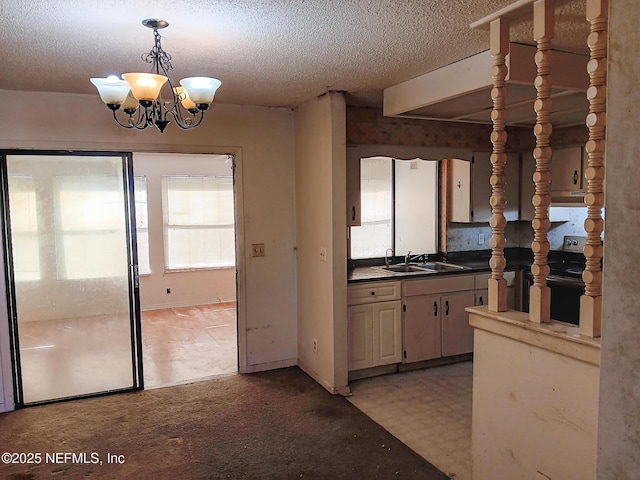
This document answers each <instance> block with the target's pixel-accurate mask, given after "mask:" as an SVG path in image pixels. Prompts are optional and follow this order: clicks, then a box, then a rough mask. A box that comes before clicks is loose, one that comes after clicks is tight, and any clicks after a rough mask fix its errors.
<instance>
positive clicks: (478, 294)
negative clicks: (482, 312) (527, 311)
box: [474, 272, 521, 310]
mask: <svg viewBox="0 0 640 480" xmlns="http://www.w3.org/2000/svg"><path fill="white" fill-rule="evenodd" d="M503 277H504V279H505V280H506V281H507V308H509V309H511V310H521V308H520V302H519V301H518V289H517V284H518V283H517V282H516V272H504V273H503ZM490 278H491V274H490V273H478V274H476V276H475V302H474V305H486V304H487V303H488V298H489V289H488V288H487V282H488V281H489V279H490Z"/></svg>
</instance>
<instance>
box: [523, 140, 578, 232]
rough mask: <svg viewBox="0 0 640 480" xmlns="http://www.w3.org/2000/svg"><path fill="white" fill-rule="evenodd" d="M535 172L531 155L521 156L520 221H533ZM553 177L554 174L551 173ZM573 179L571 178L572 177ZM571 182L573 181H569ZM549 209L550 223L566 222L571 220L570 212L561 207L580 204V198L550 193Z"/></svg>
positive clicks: (567, 193) (569, 194) (534, 161)
mask: <svg viewBox="0 0 640 480" xmlns="http://www.w3.org/2000/svg"><path fill="white" fill-rule="evenodd" d="M535 171H536V159H535V157H534V156H533V153H531V152H529V153H526V154H523V155H522V178H521V179H520V182H521V183H520V195H521V198H520V220H529V221H531V220H533V219H534V218H535V216H536V210H535V208H534V207H533V203H531V199H532V198H533V195H534V193H535V188H536V185H535V183H533V174H534V172H535ZM552 175H554V173H552ZM572 178H573V177H572ZM571 181H572V182H573V179H572V180H571ZM551 195H552V197H551V205H550V208H549V220H550V221H552V222H567V221H569V220H571V212H570V211H569V210H568V209H566V208H556V207H562V206H563V205H564V204H566V203H567V202H569V203H571V202H573V203H574V204H575V203H578V202H582V198H583V197H582V196H580V195H578V196H572V194H571V192H552V194H551Z"/></svg>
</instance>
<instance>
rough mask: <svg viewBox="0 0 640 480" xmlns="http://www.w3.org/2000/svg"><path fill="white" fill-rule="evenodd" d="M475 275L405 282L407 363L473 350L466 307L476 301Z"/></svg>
mask: <svg viewBox="0 0 640 480" xmlns="http://www.w3.org/2000/svg"><path fill="white" fill-rule="evenodd" d="M474 286H475V280H474V275H451V276H446V277H439V278H423V279H416V280H405V281H403V287H402V288H403V326H404V328H403V331H404V337H403V340H404V345H403V356H404V361H405V362H406V363H409V362H418V361H421V360H430V359H433V358H439V357H446V356H452V355H458V354H462V353H469V352H472V351H473V328H471V327H470V326H469V314H468V313H467V312H466V311H465V308H466V307H469V306H472V305H473V304H474V300H475V297H474Z"/></svg>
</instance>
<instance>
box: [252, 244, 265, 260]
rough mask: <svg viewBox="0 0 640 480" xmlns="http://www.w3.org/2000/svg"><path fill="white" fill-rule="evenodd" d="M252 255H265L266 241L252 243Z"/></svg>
mask: <svg viewBox="0 0 640 480" xmlns="http://www.w3.org/2000/svg"><path fill="white" fill-rule="evenodd" d="M251 256H252V257H264V243H253V244H252V245H251Z"/></svg>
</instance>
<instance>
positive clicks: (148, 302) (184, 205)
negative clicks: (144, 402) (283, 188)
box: [133, 153, 238, 388]
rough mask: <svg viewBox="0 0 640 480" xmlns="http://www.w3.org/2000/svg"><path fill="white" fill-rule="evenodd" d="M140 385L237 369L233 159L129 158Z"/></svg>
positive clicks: (194, 156) (154, 155)
mask: <svg viewBox="0 0 640 480" xmlns="http://www.w3.org/2000/svg"><path fill="white" fill-rule="evenodd" d="M133 168H134V176H135V198H136V227H137V237H138V258H139V274H140V305H141V324H142V327H141V328H142V353H143V358H144V381H145V388H156V387H164V386H170V385H177V384H181V383H188V382H192V381H197V380H203V379H207V378H211V377H215V376H219V375H228V374H233V373H237V372H238V321H237V318H238V315H237V293H236V292H237V285H236V278H237V267H236V249H235V245H236V242H235V237H236V209H235V204H236V202H235V188H234V187H235V182H234V157H233V156H232V155H227V154H219V155H216V154H175V153H171V154H169V153H134V154H133Z"/></svg>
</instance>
